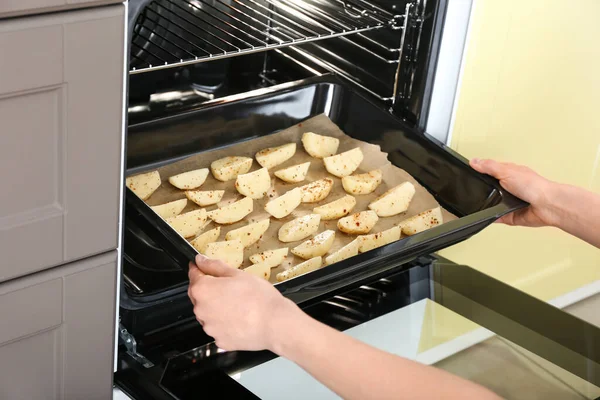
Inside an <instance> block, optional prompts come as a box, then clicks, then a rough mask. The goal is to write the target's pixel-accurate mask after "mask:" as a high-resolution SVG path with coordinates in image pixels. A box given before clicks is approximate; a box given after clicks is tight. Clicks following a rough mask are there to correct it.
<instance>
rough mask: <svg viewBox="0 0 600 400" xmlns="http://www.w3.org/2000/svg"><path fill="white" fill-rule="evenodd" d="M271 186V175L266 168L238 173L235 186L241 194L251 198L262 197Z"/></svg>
mask: <svg viewBox="0 0 600 400" xmlns="http://www.w3.org/2000/svg"><path fill="white" fill-rule="evenodd" d="M270 187H271V176H270V175H269V171H268V170H267V169H266V168H261V169H258V170H256V171H254V172H248V173H247V174H240V175H238V177H237V179H236V180H235V188H236V189H237V191H238V192H240V194H243V195H244V196H246V197H250V198H251V199H255V200H257V199H262V198H263V197H264V196H265V195H266V194H267V191H268V190H269V188H270Z"/></svg>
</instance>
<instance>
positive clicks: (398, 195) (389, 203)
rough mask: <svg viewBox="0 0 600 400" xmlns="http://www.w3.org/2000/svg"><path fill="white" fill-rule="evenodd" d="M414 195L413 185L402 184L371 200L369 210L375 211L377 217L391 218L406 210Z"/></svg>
mask: <svg viewBox="0 0 600 400" xmlns="http://www.w3.org/2000/svg"><path fill="white" fill-rule="evenodd" d="M414 195H415V187H414V185H413V184H412V183H410V182H404V183H401V184H400V185H398V186H396V187H393V188H391V189H390V190H388V191H387V192H385V193H384V194H382V195H381V196H379V197H378V198H376V199H375V200H373V201H372V202H371V203H370V204H369V209H370V210H373V211H375V212H376V213H377V215H378V216H379V217H391V216H392V215H397V214H400V213H403V212H405V211H406V210H408V206H409V205H410V202H411V200H412V198H413V196H414Z"/></svg>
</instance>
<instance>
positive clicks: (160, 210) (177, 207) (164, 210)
mask: <svg viewBox="0 0 600 400" xmlns="http://www.w3.org/2000/svg"><path fill="white" fill-rule="evenodd" d="M185 206H187V199H180V200H175V201H170V202H168V203H165V204H160V205H158V206H153V207H150V208H151V209H153V210H154V212H155V213H157V214H158V215H159V216H160V217H161V218H169V217H174V216H176V215H179V214H181V212H182V211H183V209H184V208H185Z"/></svg>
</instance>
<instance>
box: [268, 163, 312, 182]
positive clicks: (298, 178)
mask: <svg viewBox="0 0 600 400" xmlns="http://www.w3.org/2000/svg"><path fill="white" fill-rule="evenodd" d="M309 167H310V161H309V162H306V163H304V164H298V165H292V166H291V167H288V168H284V169H280V170H279V171H275V172H274V173H273V175H275V176H276V177H278V178H279V179H281V180H282V181H284V182H289V183H298V182H302V181H303V180H304V179H306V174H307V173H308V168H309Z"/></svg>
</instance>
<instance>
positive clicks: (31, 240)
mask: <svg viewBox="0 0 600 400" xmlns="http://www.w3.org/2000/svg"><path fill="white" fill-rule="evenodd" d="M124 11H125V7H124V6H123V5H116V6H110V7H102V8H98V9H89V10H81V11H71V12H67V13H59V14H52V15H47V16H37V17H26V18H17V19H13V20H0V55H1V56H0V182H1V183H0V184H1V185H2V187H1V188H0V254H1V255H2V259H1V260H0V282H1V281H5V280H7V279H11V278H14V277H17V276H22V275H25V274H28V273H31V272H35V271H39V270H42V269H45V268H48V267H51V266H56V265H59V264H62V263H65V262H69V261H72V260H76V259H80V258H83V257H87V256H90V255H93V254H100V253H102V252H105V251H109V250H111V249H115V248H116V247H117V240H118V239H117V238H118V216H119V206H120V201H119V193H120V187H121V179H122V177H121V158H122V157H121V147H122V131H123V126H122V125H123V124H122V122H123V119H122V118H123V80H124V79H123V78H124V71H125V66H124V54H123V48H124Z"/></svg>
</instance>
